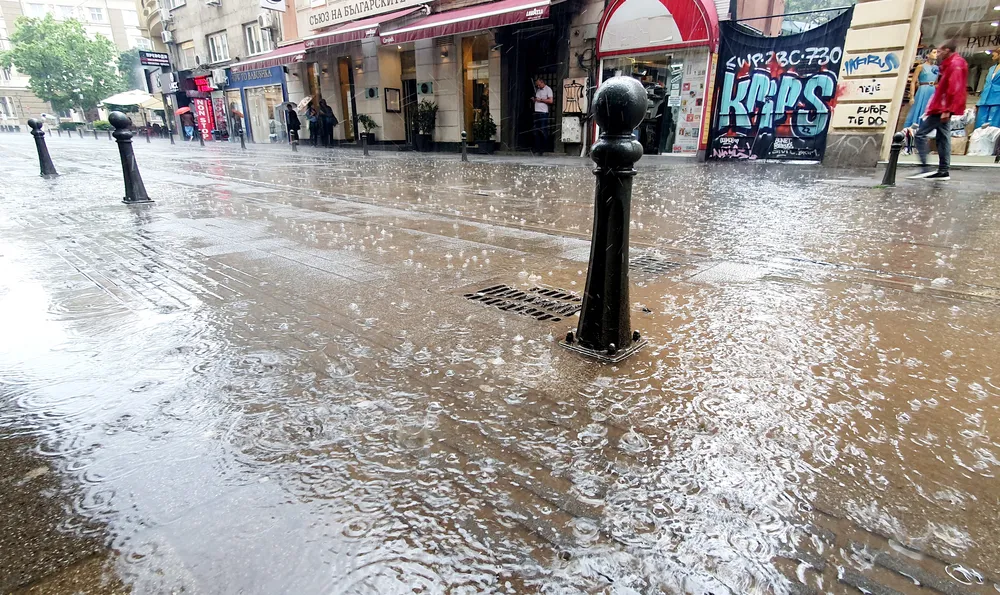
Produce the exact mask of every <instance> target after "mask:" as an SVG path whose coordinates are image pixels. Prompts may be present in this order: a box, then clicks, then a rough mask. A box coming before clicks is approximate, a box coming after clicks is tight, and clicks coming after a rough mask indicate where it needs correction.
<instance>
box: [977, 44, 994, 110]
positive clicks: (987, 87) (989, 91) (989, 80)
mask: <svg viewBox="0 0 1000 595" xmlns="http://www.w3.org/2000/svg"><path fill="white" fill-rule="evenodd" d="M991 57H992V58H993V66H990V71H989V72H987V73H986V82H985V83H983V92H982V93H980V94H979V101H977V102H976V128H979V127H981V126H982V125H983V124H989V125H990V126H1000V68H998V66H1000V50H993V53H992V54H991Z"/></svg>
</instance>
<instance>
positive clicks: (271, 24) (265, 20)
mask: <svg viewBox="0 0 1000 595" xmlns="http://www.w3.org/2000/svg"><path fill="white" fill-rule="evenodd" d="M257 24H258V25H260V28H261V29H274V28H275V27H277V26H278V19H276V18H275V17H274V11H273V10H265V11H264V12H262V13H260V16H258V17H257Z"/></svg>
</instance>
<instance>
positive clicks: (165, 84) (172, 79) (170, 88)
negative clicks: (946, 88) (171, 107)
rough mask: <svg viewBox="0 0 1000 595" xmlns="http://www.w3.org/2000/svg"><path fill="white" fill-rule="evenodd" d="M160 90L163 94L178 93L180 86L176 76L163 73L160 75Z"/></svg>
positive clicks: (171, 73)
mask: <svg viewBox="0 0 1000 595" xmlns="http://www.w3.org/2000/svg"><path fill="white" fill-rule="evenodd" d="M160 88H162V89H163V92H164V93H176V92H178V91H180V84H179V83H178V82H177V74H176V73H173V72H164V73H162V74H161V75H160Z"/></svg>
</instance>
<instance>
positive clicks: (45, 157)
mask: <svg viewBox="0 0 1000 595" xmlns="http://www.w3.org/2000/svg"><path fill="white" fill-rule="evenodd" d="M28 128H31V136H33V137H35V150H36V151H38V166H39V170H40V172H41V173H40V174H39V175H40V176H42V177H43V178H54V177H56V176H58V175H59V173H58V172H56V166H54V165H52V157H49V148H48V147H46V146H45V133H44V132H42V121H41V120H36V119H34V118H31V119H30V120H28Z"/></svg>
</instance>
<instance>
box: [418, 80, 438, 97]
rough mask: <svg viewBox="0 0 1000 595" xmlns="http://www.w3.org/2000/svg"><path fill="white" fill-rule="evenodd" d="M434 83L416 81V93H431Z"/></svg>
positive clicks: (432, 92)
mask: <svg viewBox="0 0 1000 595" xmlns="http://www.w3.org/2000/svg"><path fill="white" fill-rule="evenodd" d="M433 94H434V83H417V95H433Z"/></svg>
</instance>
